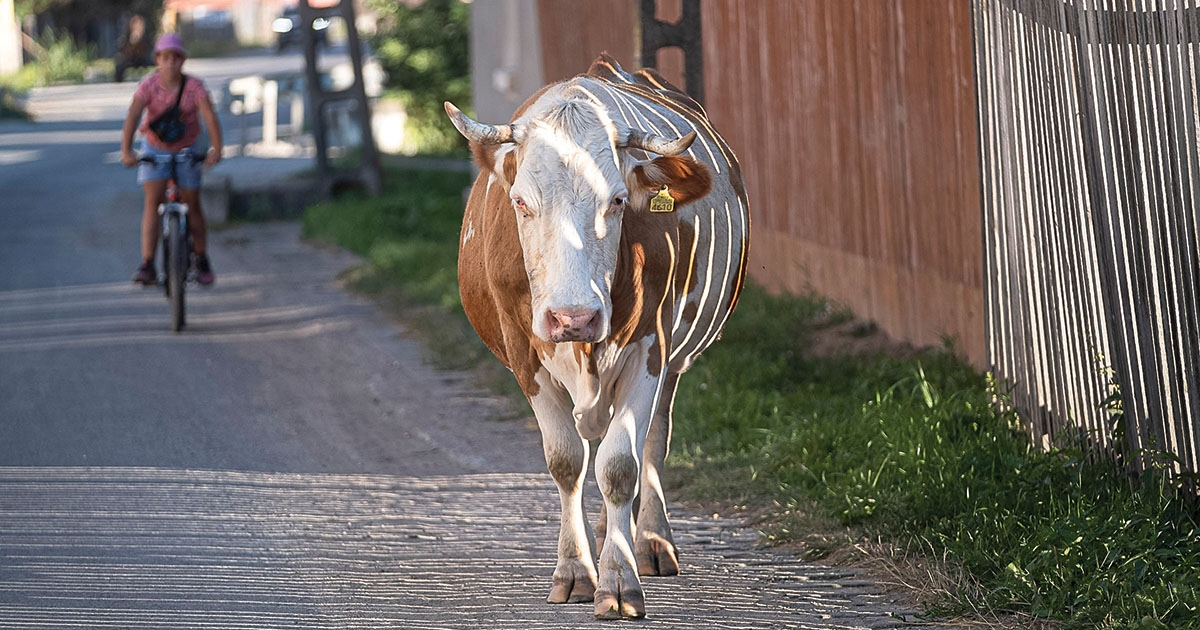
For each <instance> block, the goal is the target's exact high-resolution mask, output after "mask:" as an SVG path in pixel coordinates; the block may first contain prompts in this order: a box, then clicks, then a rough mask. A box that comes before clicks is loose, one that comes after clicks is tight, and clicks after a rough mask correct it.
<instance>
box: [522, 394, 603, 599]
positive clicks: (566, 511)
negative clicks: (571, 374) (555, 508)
mask: <svg viewBox="0 0 1200 630" xmlns="http://www.w3.org/2000/svg"><path fill="white" fill-rule="evenodd" d="M530 404H531V406H532V407H533V411H534V415H536V416H537V420H538V427H539V428H540V429H541V432H542V449H543V451H544V452H545V455H546V467H547V468H549V470H550V476H551V477H553V478H554V483H555V485H557V486H558V497H559V500H560V502H561V504H562V515H561V520H560V523H559V530H558V564H557V566H556V567H555V569H554V583H553V585H552V586H551V588H550V596H549V597H547V598H546V601H547V602H549V603H551V604H564V603H574V602H590V601H592V599H593V598H594V596H595V592H596V583H597V579H596V564H595V562H594V561H593V559H592V547H591V543H590V542H589V541H588V526H587V522H586V520H585V518H584V514H583V476H584V472H585V471H586V469H587V458H588V449H587V444H586V443H585V442H584V441H583V438H581V437H579V433H578V431H577V430H576V428H575V423H574V421H573V420H572V419H571V418H572V417H571V407H570V405H569V399H568V398H567V397H566V395H565V393H561V394H560V393H558V392H556V391H554V390H553V388H551V387H542V389H541V392H540V393H539V394H538V395H537V396H535V397H533V398H532V399H531V400H530Z"/></svg>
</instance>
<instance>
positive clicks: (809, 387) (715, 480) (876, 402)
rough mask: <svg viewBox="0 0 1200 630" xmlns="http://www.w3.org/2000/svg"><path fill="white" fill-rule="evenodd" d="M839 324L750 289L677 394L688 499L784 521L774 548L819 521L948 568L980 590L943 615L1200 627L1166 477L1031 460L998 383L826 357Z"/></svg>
mask: <svg viewBox="0 0 1200 630" xmlns="http://www.w3.org/2000/svg"><path fill="white" fill-rule="evenodd" d="M827 312H828V308H827V307H826V306H825V304H824V303H823V300H820V299H819V298H787V297H769V296H767V295H765V294H764V293H763V292H762V291H761V290H757V289H754V288H753V287H751V289H750V290H749V291H748V292H747V294H746V295H745V297H744V298H743V300H742V303H741V304H740V305H739V308H738V312H737V313H735V315H734V316H733V317H732V318H731V320H730V324H729V326H728V327H727V328H726V330H725V334H724V338H723V340H722V341H721V342H720V343H718V344H717V345H715V346H714V347H712V348H710V349H709V350H708V351H707V352H706V354H705V355H704V356H702V357H701V358H700V359H699V360H698V361H697V363H696V366H695V367H694V368H693V369H692V372H691V373H689V375H688V376H686V377H684V378H683V379H681V383H680V392H679V398H678V401H677V403H676V408H675V416H676V423H675V435H674V438H673V439H674V443H673V448H674V449H675V450H674V452H673V454H672V459H671V463H672V474H673V475H674V476H675V477H677V478H679V479H681V480H682V481H680V483H682V484H683V485H684V487H685V491H687V492H690V493H693V494H694V493H700V494H701V495H708V496H712V495H713V494H714V493H724V495H725V496H724V497H721V498H725V499H730V500H740V501H748V502H751V503H758V504H762V505H777V506H779V507H777V508H776V509H775V510H774V513H773V515H772V516H771V517H769V518H768V524H767V525H766V527H765V529H766V530H767V532H768V533H769V535H770V536H772V537H773V538H774V539H776V540H777V541H780V542H789V541H796V540H802V539H803V538H804V536H805V534H806V532H805V531H803V528H804V527H805V525H806V523H807V521H805V520H803V519H799V518H795V517H794V516H793V515H794V514H796V513H799V512H804V511H806V510H811V509H813V506H815V507H816V509H818V510H821V511H823V512H824V514H826V515H828V516H831V517H834V518H836V519H838V520H839V521H840V522H841V523H843V524H845V525H848V526H853V527H855V528H857V529H858V530H859V531H862V532H865V533H867V534H869V535H872V536H882V537H886V538H888V539H891V540H895V541H897V542H898V544H902V545H908V546H911V547H914V548H921V549H924V550H926V552H927V553H932V554H934V555H937V556H939V557H944V558H946V559H947V560H948V561H949V562H951V563H954V564H955V565H957V566H959V567H961V568H962V569H965V571H966V572H967V573H968V574H970V575H971V576H972V578H973V582H974V584H973V586H971V587H969V588H968V587H963V588H959V589H957V590H954V591H944V592H942V593H941V594H940V596H938V597H936V598H935V599H934V600H933V601H932V602H931V604H932V608H931V612H936V613H939V614H948V613H964V612H967V611H980V610H986V611H989V612H993V613H994V612H1016V613H1023V614H1028V615H1033V616H1036V617H1043V618H1048V619H1058V620H1061V621H1062V622H1063V625H1064V626H1065V627H1079V628H1093V627H1114V628H1117V627H1146V628H1157V627H1189V626H1190V625H1191V624H1200V621H1197V616H1198V613H1197V607H1198V606H1200V593H1198V592H1197V588H1198V587H1200V532H1198V530H1197V527H1196V525H1197V519H1196V513H1195V511H1194V505H1193V504H1192V502H1191V501H1189V500H1186V499H1184V498H1182V496H1181V495H1180V494H1179V493H1178V492H1176V485H1177V479H1176V478H1175V477H1173V476H1172V475H1171V474H1170V472H1169V468H1168V467H1167V466H1160V467H1157V468H1155V469H1152V470H1151V471H1150V472H1149V473H1148V474H1146V475H1144V476H1143V477H1142V478H1140V479H1136V480H1135V479H1132V478H1130V477H1127V476H1125V475H1124V474H1122V473H1120V472H1118V471H1117V470H1116V469H1115V468H1114V467H1112V466H1111V465H1108V464H1104V463H1101V462H1096V461H1092V460H1091V459H1089V457H1088V456H1086V455H1085V454H1084V453H1083V452H1081V451H1078V450H1074V449H1070V448H1060V449H1055V450H1052V451H1050V452H1042V451H1041V450H1040V449H1035V448H1033V447H1032V446H1031V443H1030V440H1029V438H1028V437H1027V435H1026V434H1025V433H1024V431H1023V429H1022V427H1021V423H1020V419H1019V418H1018V417H1017V416H1016V415H1014V414H1012V413H1008V412H1002V411H999V409H1000V407H999V406H997V404H995V403H996V401H997V400H998V399H1002V398H1003V392H1002V391H1000V390H999V388H998V386H997V385H996V384H995V383H991V382H989V381H988V380H987V379H986V378H985V377H984V376H982V375H979V374H977V373H976V372H974V371H973V370H971V369H970V368H969V367H968V366H966V365H964V364H963V363H961V362H960V361H959V360H957V359H956V358H955V357H954V356H953V354H952V353H951V352H947V351H939V350H929V351H925V352H922V353H919V354H917V355H915V356H911V357H907V358H893V357H889V356H886V355H859V356H846V355H841V356H814V355H813V354H812V353H811V352H809V347H810V344H809V340H810V338H811V335H813V334H815V333H816V332H818V331H819V330H820V329H821V328H822V327H824V326H827V325H828V321H827V319H828V318H827V316H826V315H825V314H826V313H827ZM1097 402H1098V403H1099V400H1098V401H1097ZM1198 627H1200V626H1198Z"/></svg>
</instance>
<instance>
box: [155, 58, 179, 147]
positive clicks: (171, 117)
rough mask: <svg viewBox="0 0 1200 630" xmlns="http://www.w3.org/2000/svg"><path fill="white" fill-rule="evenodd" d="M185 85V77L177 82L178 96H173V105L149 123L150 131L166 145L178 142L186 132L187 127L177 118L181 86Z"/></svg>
mask: <svg viewBox="0 0 1200 630" xmlns="http://www.w3.org/2000/svg"><path fill="white" fill-rule="evenodd" d="M186 83H187V75H186V74H185V75H183V77H182V78H181V79H180V80H179V94H177V95H175V104H174V105H172V106H171V107H170V109H168V110H167V111H165V112H163V113H161V114H159V115H158V116H156V117H155V118H154V120H151V121H150V125H149V127H150V131H153V132H154V135H156V136H158V139H159V140H162V141H163V142H164V143H166V144H171V143H174V142H179V141H180V140H182V139H183V134H184V132H185V131H187V125H186V124H184V122H183V121H182V120H180V118H179V101H180V100H181V99H183V86H184V85H185V84H186Z"/></svg>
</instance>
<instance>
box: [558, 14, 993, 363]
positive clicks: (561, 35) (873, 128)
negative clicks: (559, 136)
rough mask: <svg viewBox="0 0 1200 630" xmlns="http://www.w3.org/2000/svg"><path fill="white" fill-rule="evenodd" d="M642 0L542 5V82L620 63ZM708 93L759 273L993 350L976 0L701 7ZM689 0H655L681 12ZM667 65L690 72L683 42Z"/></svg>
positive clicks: (629, 56) (892, 323)
mask: <svg viewBox="0 0 1200 630" xmlns="http://www.w3.org/2000/svg"><path fill="white" fill-rule="evenodd" d="M640 4H641V3H640V2H639V1H638V0H590V1H589V2H560V1H558V0H538V2H537V14H538V24H539V26H538V33H539V36H540V44H541V51H542V60H543V61H542V73H543V76H544V78H545V80H547V81H553V80H558V79H563V78H567V77H570V76H573V75H575V74H578V73H580V72H583V71H584V70H586V69H587V66H588V64H589V63H590V62H591V60H592V59H594V58H595V56H596V54H597V53H599V52H600V51H602V50H607V51H608V52H610V53H611V54H613V55H614V56H615V57H616V58H617V59H618V60H619V61H621V62H622V64H624V65H626V66H627V67H631V68H636V67H639V65H638V63H637V62H638V59H637V55H636V54H635V46H636V41H635V33H636V29H637V25H638V20H637V8H638V6H639V5H640ZM700 9H701V16H700V17H701V30H702V33H701V35H702V48H703V77H704V104H705V108H706V109H707V110H708V113H709V116H710V118H712V120H713V121H714V123H715V124H716V126H717V128H718V129H720V130H721V131H722V133H723V134H724V135H725V137H726V139H727V140H728V141H729V143H730V145H731V146H732V147H733V149H734V151H735V152H736V153H737V155H738V158H739V159H740V160H741V162H742V171H743V173H744V174H745V176H746V185H747V191H748V193H749V197H750V207H751V214H752V219H753V235H752V237H751V245H750V265H751V275H752V276H753V277H754V279H755V280H757V281H758V282H759V283H760V284H764V285H766V286H767V287H768V288H770V289H773V290H780V291H790V292H806V291H810V290H815V291H816V292H818V293H821V294H822V295H825V296H828V297H831V298H833V299H835V300H837V301H839V302H842V303H844V304H846V305H848V306H849V307H850V308H852V309H853V310H854V311H855V312H856V313H857V314H858V315H860V316H862V317H865V318H869V319H873V320H875V321H876V322H877V323H878V324H879V326H880V328H882V329H883V330H884V331H886V332H888V333H889V334H890V335H892V336H893V337H896V338H898V339H903V340H907V341H910V342H912V343H914V344H917V345H927V344H932V345H938V344H940V343H941V342H942V340H943V338H953V339H955V340H956V342H957V347H958V349H959V350H960V351H961V352H962V353H963V354H964V355H966V356H967V357H968V358H969V359H970V360H971V361H972V362H974V363H975V364H976V365H978V366H980V367H982V366H983V364H984V360H985V352H984V341H983V333H984V322H983V289H982V278H983V271H982V270H983V267H982V265H983V256H982V253H981V251H980V250H981V246H982V245H981V243H982V238H981V214H980V211H979V195H980V191H979V162H978V152H977V144H976V139H977V134H976V119H975V84H974V78H973V77H974V74H973V69H972V52H971V12H970V4H969V2H968V0H886V1H885V0H866V1H863V0H860V1H850V0H753V1H739V0H702V1H701V2H700ZM680 13H681V11H680V2H679V0H670V1H668V0H659V2H657V16H658V17H659V18H661V19H664V20H667V21H675V20H677V19H678V18H679V16H680ZM658 66H659V69H660V70H661V71H663V73H664V74H665V75H666V76H667V77H668V78H669V79H671V80H672V81H675V82H677V83H679V84H680V85H681V86H684V87H686V85H685V82H684V81H683V80H682V68H683V63H682V59H681V58H680V56H679V53H678V51H677V50H671V49H665V50H663V51H661V52H660V53H659V57H658Z"/></svg>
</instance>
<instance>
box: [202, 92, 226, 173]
mask: <svg viewBox="0 0 1200 630" xmlns="http://www.w3.org/2000/svg"><path fill="white" fill-rule="evenodd" d="M200 116H201V117H203V118H204V126H205V128H207V129H208V138H209V140H210V141H211V142H212V146H210V147H209V148H208V155H207V156H205V158H204V163H205V164H206V165H208V166H213V165H214V164H216V163H217V162H220V161H221V151H222V150H224V148H225V143H224V142H223V141H222V137H221V121H220V120H218V119H217V112H216V111H215V110H214V109H213V104H212V99H210V98H209V97H208V92H207V91H205V92H204V98H202V99H200Z"/></svg>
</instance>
